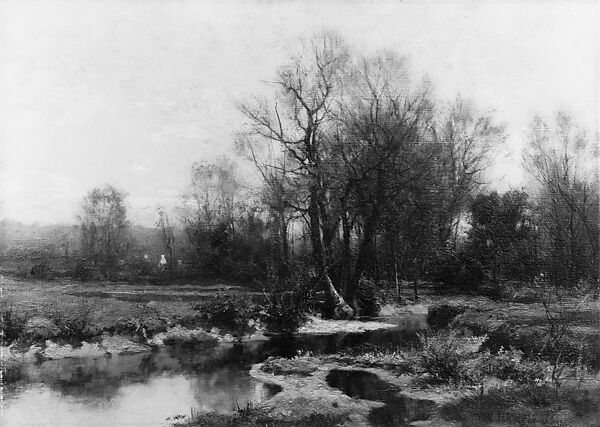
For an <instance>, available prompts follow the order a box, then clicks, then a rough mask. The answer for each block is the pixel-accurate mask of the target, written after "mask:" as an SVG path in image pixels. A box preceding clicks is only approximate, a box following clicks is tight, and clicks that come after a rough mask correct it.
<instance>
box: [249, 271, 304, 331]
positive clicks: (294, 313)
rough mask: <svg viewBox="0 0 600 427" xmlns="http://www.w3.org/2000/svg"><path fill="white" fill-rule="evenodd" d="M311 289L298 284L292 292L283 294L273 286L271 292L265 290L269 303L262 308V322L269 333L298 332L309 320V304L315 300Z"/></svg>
mask: <svg viewBox="0 0 600 427" xmlns="http://www.w3.org/2000/svg"><path fill="white" fill-rule="evenodd" d="M272 283H274V281H273V282H272ZM309 289H310V288H309V287H308V286H302V285H300V284H296V285H295V286H294V287H293V288H292V289H291V290H289V291H285V292H282V291H281V290H279V289H278V287H277V286H276V285H274V284H273V285H271V287H270V289H269V290H263V292H264V294H265V296H266V298H267V303H266V304H264V305H263V306H262V310H261V312H260V320H261V322H262V323H263V324H264V325H265V327H266V329H267V331H269V332H273V333H277V334H286V335H289V334H292V333H294V332H296V331H297V330H298V328H299V327H300V326H301V325H302V324H303V323H304V322H306V320H307V317H306V311H307V304H309V303H311V302H312V301H313V300H314V294H312V293H311V291H310V290H309Z"/></svg>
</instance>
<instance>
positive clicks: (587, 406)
mask: <svg viewBox="0 0 600 427" xmlns="http://www.w3.org/2000/svg"><path fill="white" fill-rule="evenodd" d="M440 412H441V415H442V416H443V417H444V418H445V419H448V420H452V421H457V422H460V423H461V424H462V425H467V426H481V425H489V424H493V423H504V424H510V425H596V424H594V423H590V424H588V421H589V420H590V417H591V418H592V419H594V418H595V421H596V423H597V422H598V421H600V416H599V413H600V387H598V386H596V387H593V388H580V387H565V388H563V389H561V390H560V391H559V392H558V393H557V391H556V389H555V388H554V387H553V386H551V385H549V384H543V385H522V386H516V387H502V388H494V389H491V390H489V391H488V392H487V393H486V394H484V395H479V394H473V395H471V396H468V397H465V398H463V399H461V400H459V401H458V402H454V403H451V404H447V405H445V406H444V407H442V408H441V410H440Z"/></svg>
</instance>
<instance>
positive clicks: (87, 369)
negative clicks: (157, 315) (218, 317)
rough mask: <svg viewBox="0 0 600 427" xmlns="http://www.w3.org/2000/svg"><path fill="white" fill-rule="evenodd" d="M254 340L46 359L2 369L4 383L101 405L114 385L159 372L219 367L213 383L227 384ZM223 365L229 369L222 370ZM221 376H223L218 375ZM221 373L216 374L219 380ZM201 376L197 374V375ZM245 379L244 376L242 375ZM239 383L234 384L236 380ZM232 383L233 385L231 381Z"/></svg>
mask: <svg viewBox="0 0 600 427" xmlns="http://www.w3.org/2000/svg"><path fill="white" fill-rule="evenodd" d="M259 347H260V346H258V345H255V344H252V345H247V346H237V345H222V346H217V347H213V348H200V349H198V348H177V347H166V348H164V349H161V350H160V351H155V352H151V353H150V352H148V353H138V354H133V355H121V356H113V357H101V358H95V359H92V358H80V359H61V360H49V361H46V362H43V363H41V364H33V363H31V364H26V365H20V366H15V367H12V368H10V369H5V371H4V372H5V373H4V380H5V386H9V385H11V384H12V387H13V389H14V390H17V388H20V387H22V386H24V385H26V384H33V383H44V384H45V385H46V386H47V387H49V388H51V389H52V390H55V391H59V392H60V393H61V394H62V395H64V396H72V397H76V398H78V399H85V400H88V401H89V403H90V404H94V403H96V404H102V403H106V402H107V401H110V400H111V399H114V397H115V395H116V394H117V393H118V392H119V389H120V388H121V387H123V386H126V385H129V384H133V383H147V382H148V381H150V380H151V379H152V378H154V377H157V376H160V375H171V374H173V375H175V374H185V375H189V376H190V377H193V376H197V375H205V374H207V373H211V372H212V371H214V370H217V371H218V370H219V369H225V370H224V371H223V372H221V371H218V373H216V374H215V376H213V379H212V380H211V381H212V382H214V383H215V384H221V383H219V381H223V383H222V385H223V388H224V389H227V387H228V386H227V385H226V384H228V383H230V382H231V381H230V380H228V379H227V378H229V377H228V376H229V375H231V376H237V377H239V375H240V373H241V372H242V371H247V370H248V368H249V366H250V365H252V363H256V362H257V361H259V360H262V359H261V356H260V355H259V353H260V350H259ZM227 370H229V372H230V374H229V373H224V372H225V371H227ZM223 375H224V377H223ZM221 377H222V379H221ZM204 378H205V377H204V376H203V380H202V381H205V379H204ZM244 380H245V381H249V379H248V378H246V379H244ZM238 386H239V385H238ZM236 387H237V386H236Z"/></svg>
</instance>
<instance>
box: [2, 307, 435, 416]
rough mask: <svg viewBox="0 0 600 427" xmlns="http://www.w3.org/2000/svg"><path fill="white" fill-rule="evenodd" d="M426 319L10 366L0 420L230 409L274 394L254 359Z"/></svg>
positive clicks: (398, 338) (374, 337) (381, 338)
mask: <svg viewBox="0 0 600 427" xmlns="http://www.w3.org/2000/svg"><path fill="white" fill-rule="evenodd" d="M425 317H426V316H425V315H416V314H406V315H402V316H396V317H394V318H393V319H391V318H387V319H383V320H385V321H387V322H392V321H393V322H394V323H395V324H397V325H398V327H397V328H393V329H387V330H377V331H371V332H363V333H335V334H323V335H308V334H301V335H298V336H297V337H295V339H293V340H291V341H290V340H286V341H280V340H276V339H272V340H269V341H261V342H251V343H245V344H221V345H218V346H216V347H210V348H190V347H178V346H174V347H171V346H168V347H163V348H161V349H159V350H154V351H151V352H144V353H138V354H132V355H119V356H112V357H111V356H106V357H99V358H77V359H76V358H69V359H61V360H48V361H44V362H41V363H28V364H23V365H19V366H13V367H10V368H7V369H4V370H3V372H2V375H3V377H2V390H1V392H2V400H1V401H0V405H1V407H0V425H2V426H42V425H43V426H86V427H91V426H119V425H120V426H138V425H139V426H142V425H143V426H160V425H168V424H169V420H168V418H169V417H173V416H176V415H189V414H190V411H191V410H192V409H193V410H195V411H217V412H223V413H224V412H230V411H232V410H235V409H236V408H237V407H245V406H246V405H247V404H248V403H249V402H252V403H254V402H260V401H263V400H265V399H268V398H269V397H271V396H273V395H274V394H276V393H277V392H278V391H280V389H279V387H278V386H275V385H271V384H265V383H262V382H259V381H257V380H255V379H253V378H252V377H251V376H250V375H249V373H248V371H249V369H250V367H251V366H252V365H253V364H254V363H258V362H261V361H263V360H264V359H266V358H267V357H269V356H292V355H294V354H296V353H297V352H298V351H312V352H313V353H317V354H326V353H334V352H337V351H340V350H342V349H344V348H349V347H356V346H359V345H363V344H375V345H376V344H382V343H393V344H406V343H407V342H408V341H410V340H411V339H414V332H415V331H416V330H419V329H422V328H425V327H426V321H425ZM357 379H358V381H359V382H360V381H361V380H360V378H357ZM365 385H366V386H367V387H368V386H369V382H368V381H366V382H365ZM171 419H172V418H171Z"/></svg>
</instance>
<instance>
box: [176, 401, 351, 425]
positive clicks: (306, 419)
mask: <svg viewBox="0 0 600 427" xmlns="http://www.w3.org/2000/svg"><path fill="white" fill-rule="evenodd" d="M191 415H192V416H191V418H190V419H188V420H185V421H184V422H181V423H177V422H176V423H175V425H178V426H206V427H234V426H235V427H250V426H264V427H267V426H268V427H287V426H291V427H314V426H319V427H329V426H339V425H343V423H344V422H345V421H347V418H348V417H347V415H340V414H318V413H313V414H310V415H306V416H302V417H294V416H288V417H279V416H275V415H272V414H269V412H268V411H267V410H266V409H264V408H262V407H260V406H259V405H254V404H252V403H248V404H246V405H245V406H242V407H238V408H237V409H236V410H235V411H233V412H232V413H228V414H221V413H217V412H199V411H197V410H194V409H192V410H191ZM171 418H174V417H171ZM174 421H177V420H175V419H174Z"/></svg>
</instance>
